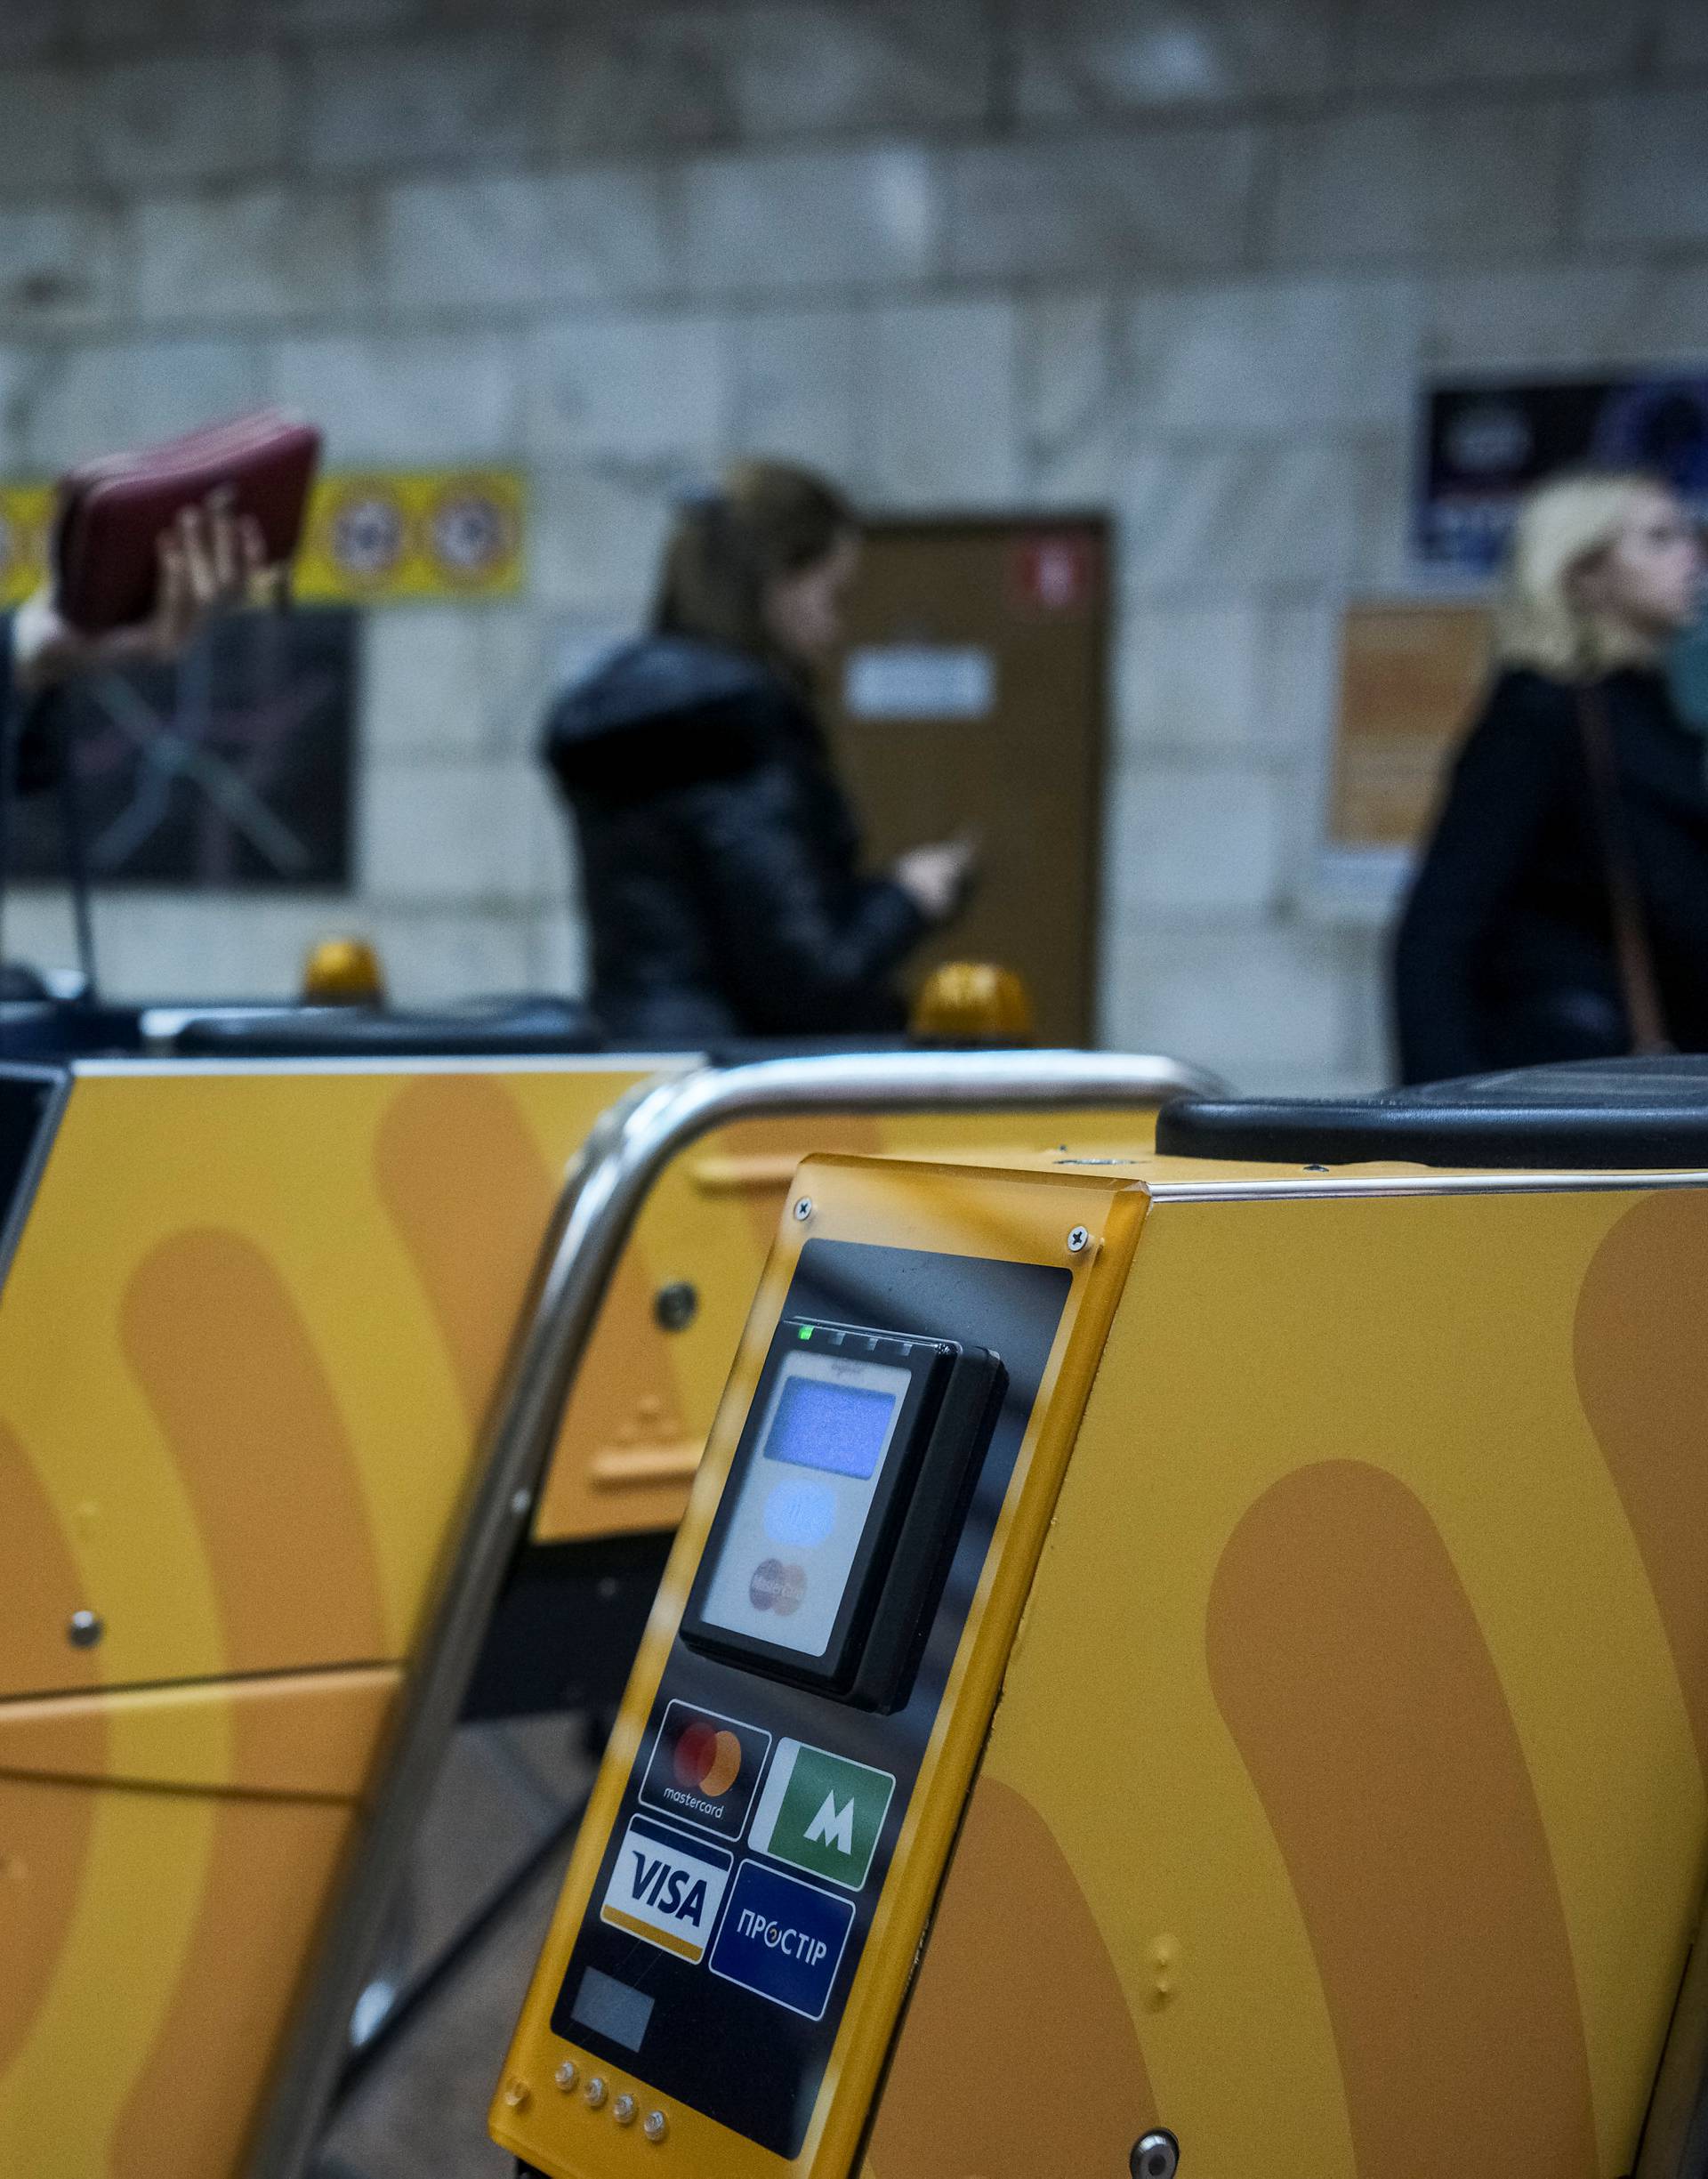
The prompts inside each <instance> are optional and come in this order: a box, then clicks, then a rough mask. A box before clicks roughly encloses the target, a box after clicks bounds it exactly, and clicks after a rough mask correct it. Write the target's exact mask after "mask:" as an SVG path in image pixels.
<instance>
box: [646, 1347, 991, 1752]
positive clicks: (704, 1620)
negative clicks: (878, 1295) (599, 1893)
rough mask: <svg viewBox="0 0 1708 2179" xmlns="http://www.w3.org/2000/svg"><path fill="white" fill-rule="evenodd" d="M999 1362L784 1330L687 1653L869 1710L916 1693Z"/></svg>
mask: <svg viewBox="0 0 1708 2179" xmlns="http://www.w3.org/2000/svg"><path fill="white" fill-rule="evenodd" d="M1003 1381H1004V1380H1003V1366H1002V1363H1001V1362H1000V1361H999V1360H997V1358H996V1356H995V1355H994V1354H992V1353H990V1352H987V1351H986V1350H984V1349H972V1350H968V1349H966V1348H963V1347H962V1346H960V1345H959V1344H956V1343H955V1342H954V1341H952V1340H945V1339H910V1338H908V1337H906V1336H904V1335H902V1334H900V1333H896V1332H878V1331H867V1330H864V1329H861V1328H857V1327H854V1326H850V1325H825V1324H808V1323H803V1322H801V1321H800V1320H791V1319H787V1318H786V1319H785V1320H784V1321H783V1322H782V1323H781V1324H780V1325H779V1326H778V1328H777V1336H776V1338H775V1339H774V1340H773V1342H772V1344H771V1350H770V1353H769V1356H768V1358H767V1360H766V1365H765V1371H764V1375H763V1376H761V1379H760V1384H759V1388H758V1392H757V1394H756V1396H755V1398H754V1400H753V1407H752V1409H751V1410H750V1416H749V1421H748V1425H747V1428H746V1429H745V1432H743V1434H742V1440H741V1443H740V1445H739V1447H738V1448H737V1453H736V1458H735V1463H734V1465H733V1467H732V1468H731V1470H730V1474H729V1482H728V1483H727V1484H726V1485H725V1487H724V1492H723V1498H722V1502H721V1505H720V1506H719V1509H718V1514H717V1518H716V1520H715V1521H714V1522H713V1528H712V1533H711V1536H710V1537H709V1538H708V1539H707V1543H706V1548H705V1555H704V1557H703V1558H702V1560H701V1562H700V1571H699V1576H698V1578H697V1580H696V1582H695V1584H694V1586H693V1589H692V1591H691V1592H690V1594H689V1600H688V1609H687V1611H686V1613H685V1614H684V1616H683V1619H682V1628H681V1635H682V1640H683V1641H684V1642H687V1643H688V1644H689V1647H690V1648H692V1649H695V1650H699V1651H701V1652H702V1653H703V1654H705V1655H706V1656H710V1657H721V1658H728V1659H729V1661H730V1662H731V1663H732V1664H736V1665H739V1666H741V1667H744V1668H745V1669H746V1670H747V1671H750V1672H762V1673H766V1674H769V1675H772V1676H774V1677H775V1678H777V1679H782V1680H791V1681H794V1682H795V1683H798V1684H799V1685H801V1686H803V1687H812V1688H818V1689H820V1690H822V1691H824V1692H825V1693H826V1694H829V1695H835V1696H840V1697H841V1698H842V1699H843V1700H844V1701H848V1702H853V1703H857V1704H858V1705H859V1706H860V1707H862V1708H865V1709H873V1710H887V1709H890V1708H892V1707H894V1705H895V1703H896V1702H897V1701H898V1699H900V1698H901V1697H902V1696H904V1695H905V1693H906V1683H907V1681H908V1678H909V1676H910V1674H911V1670H912V1667H913V1664H914V1658H915V1653H916V1650H917V1648H918V1643H919V1640H920V1637H921V1635H922V1630H923V1627H924V1625H925V1622H926V1619H927V1617H928V1615H929V1613H930V1610H931V1605H932V1603H933V1602H935V1591H936V1589H937V1587H938V1586H939V1583H940V1581H941V1578H942V1574H943V1570H944V1568H945V1565H946V1563H947V1549H948V1545H949V1544H950V1543H951V1541H952V1540H953V1535H954V1530H955V1518H954V1517H955V1513H956V1512H957V1511H958V1509H959V1508H960V1507H961V1505H963V1502H964V1498H965V1495H966V1489H967V1487H968V1484H969V1481H970V1479H971V1472H972V1466H973V1463H974V1461H975V1460H976V1459H977V1457H978V1456H979V1454H980V1453H981V1452H982V1451H983V1450H984V1447H985V1443H986V1441H987V1438H988V1436H989V1433H990V1424H991V1420H992V1417H993V1416H994V1413H995V1403H996V1401H997V1400H999V1399H1000V1398H1001V1395H1002V1389H1003Z"/></svg>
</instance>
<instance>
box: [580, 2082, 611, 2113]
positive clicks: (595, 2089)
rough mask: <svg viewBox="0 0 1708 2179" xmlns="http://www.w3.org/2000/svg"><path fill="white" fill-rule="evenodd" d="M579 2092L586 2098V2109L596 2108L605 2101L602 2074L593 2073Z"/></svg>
mask: <svg viewBox="0 0 1708 2179" xmlns="http://www.w3.org/2000/svg"><path fill="white" fill-rule="evenodd" d="M581 2093H582V2094H583V2095H584V2096H585V2097H586V2099H587V2108H588V2110H598V2109H599V2107H600V2104H601V2103H602V2102H604V2101H605V2078H604V2076H603V2074H600V2073H595V2074H594V2075H593V2077H592V2079H591V2080H590V2081H589V2082H588V2083H587V2086H585V2087H584V2089H583V2090H582V2092H581Z"/></svg>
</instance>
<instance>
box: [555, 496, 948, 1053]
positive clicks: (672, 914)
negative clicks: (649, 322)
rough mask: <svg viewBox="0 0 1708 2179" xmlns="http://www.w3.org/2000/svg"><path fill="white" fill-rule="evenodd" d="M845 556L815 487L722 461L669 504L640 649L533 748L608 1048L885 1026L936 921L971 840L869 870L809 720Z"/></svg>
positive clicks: (853, 559) (897, 1022)
mask: <svg viewBox="0 0 1708 2179" xmlns="http://www.w3.org/2000/svg"><path fill="white" fill-rule="evenodd" d="M858 553H859V543H858V525H857V521H856V518H855V515H854V512H853V511H852V509H851V508H850V505H849V504H848V502H847V501H846V500H845V499H844V498H843V497H842V495H841V494H840V493H839V492H837V491H836V490H835V488H834V487H833V486H831V485H830V484H828V483H826V481H825V480H823V479H821V478H818V477H816V476H814V475H812V474H810V472H807V471H805V470H802V469H796V468H793V467H790V466H787V465H786V464H781V463H775V462H758V461H750V462H743V463H739V464H737V465H736V466H735V467H733V468H732V469H731V470H730V472H729V475H728V476H727V478H726V479H725V480H724V482H723V484H722V485H721V488H718V489H716V490H713V491H708V492H705V493H704V494H700V495H697V496H694V497H693V498H691V499H689V500H686V501H684V503H683V504H682V505H681V508H680V511H679V512H678V514H677V518H676V521H675V523H674V525H673V529H672V531H671V534H670V536H669V537H668V539H667V541H666V544H665V553H664V565H663V569H662V575H661V579H660V583H659V588H658V593H657V604H656V607H655V609H654V614H653V623H652V628H651V631H650V633H649V634H647V635H645V636H643V637H642V638H641V639H640V640H639V641H638V642H634V643H632V644H630V645H627V646H625V647H624V649H623V650H619V651H618V652H617V653H616V655H615V656H614V657H612V658H609V659H608V660H607V661H606V662H605V663H604V664H603V665H602V666H600V667H599V668H598V669H597V671H595V672H594V673H593V674H592V675H591V676H590V677H589V678H588V679H587V680H585V681H584V682H581V683H580V684H579V685H578V686H576V687H575V688H572V689H571V690H568V693H567V694H566V695H564V696H563V697H562V698H560V700H559V702H558V703H557V704H556V706H554V707H553V709H552V713H551V715H550V717H549V720H548V722H547V726H546V730H545V737H544V758H545V762H546V763H547V764H548V765H549V766H550V768H551V770H552V772H553V774H554V775H555V777H556V779H557V781H558V785H559V787H560V788H561V790H562V792H563V795H564V796H565V799H566V801H567V802H568V807H569V810H570V812H571V815H572V818H573V819H574V824H575V828H576V836H577V839H578V842H579V845H580V851H581V852H580V868H581V884H582V890H583V894H584V912H585V916H586V920H587V926H588V932H589V937H590V941H591V956H592V989H591V992H590V997H591V999H592V1005H593V1008H594V1011H595V1012H596V1013H598V1014H599V1015H600V1018H601V1020H602V1021H604V1022H605V1024H606V1026H607V1028H608V1029H609V1030H610V1031H611V1032H612V1034H613V1035H615V1036H616V1037H624V1038H630V1039H638V1040H645V1041H650V1042H665V1043H678V1042H680V1043H695V1042H698V1041H701V1040H704V1039H706V1038H710V1037H727V1036H731V1035H737V1036H740V1035H745V1036H764V1037H790V1036H808V1037H812V1036H823V1037H859V1036H863V1035H871V1034H879V1035H882V1034H886V1033H889V1032H891V1031H896V1030H899V1029H901V1028H902V1026H903V1022H904V1009H903V1005H902V1002H901V999H900V997H899V996H898V992H897V989H896V988H895V985H894V983H893V981H892V978H893V974H894V972H895V971H896V969H897V967H898V964H900V962H901V961H902V960H903V959H904V957H905V956H906V954H907V953H908V952H909V950H910V949H911V948H913V947H914V944H915V943H916V942H917V941H918V940H919V939H920V938H922V936H923V934H924V933H925V932H927V931H928V930H929V929H931V927H932V926H934V925H936V924H941V923H944V922H946V921H947V919H948V918H949V917H950V916H953V915H954V914H955V909H956V908H957V907H958V906H959V904H960V902H961V900H962V899H963V895H964V892H965V890H966V886H967V884H968V881H969V878H970V876H971V862H972V854H971V848H970V846H969V845H968V844H967V843H965V842H955V841H952V842H947V843H939V844H937V845H932V846H925V847H919V848H915V849H914V850H913V851H911V852H910V853H908V854H906V855H903V856H902V857H901V858H900V859H899V860H898V862H897V863H896V864H895V866H894V867H893V868H892V869H890V871H889V872H888V873H887V874H884V875H881V876H874V875H871V874H868V873H866V871H865V870H863V868H862V867H861V855H860V840H859V834H858V828H857V826H856V823H855V820H854V817H853V814H852V811H850V806H849V803H848V801H847V798H846V796H845V795H844V794H843V792H842V787H841V786H840V785H839V783H838V781H837V779H836V777H835V774H834V771H833V768H832V765H831V761H830V755H829V750H828V747H827V745H826V739H825V736H824V732H823V730H822V727H821V725H820V722H819V720H818V715H817V712H816V708H815V698H814V690H813V674H814V671H815V669H816V668H818V667H819V666H823V665H824V664H825V663H826V661H827V660H828V658H830V657H831V655H832V654H833V653H834V651H835V650H836V649H837V647H838V645H839V644H840V642H841V641H842V607H843V601H844V598H845V596H846V593H847V591H848V587H849V585H850V582H851V580H852V578H853V575H854V572H855V569H856V566H857V564H858Z"/></svg>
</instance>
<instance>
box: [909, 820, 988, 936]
mask: <svg viewBox="0 0 1708 2179" xmlns="http://www.w3.org/2000/svg"><path fill="white" fill-rule="evenodd" d="M978 859H979V858H978V851H977V849H976V848H975V847H974V845H973V843H972V842H971V840H970V839H966V838H964V837H963V838H962V839H959V840H940V841H937V842H935V843H933V844H932V845H931V846H930V847H915V848H910V849H909V850H908V851H907V853H906V854H905V855H903V856H901V857H900V858H899V859H898V861H897V863H896V866H895V868H894V869H893V870H892V871H891V872H890V876H892V877H893V878H894V879H895V881H896V883H897V884H898V885H899V886H900V887H901V889H902V891H903V892H905V893H907V894H909V895H910V896H911V897H912V899H913V901H914V906H915V907H916V908H918V909H919V911H920V913H921V915H922V916H925V917H927V918H928V920H929V921H931V922H932V923H944V922H947V919H948V918H949V916H953V915H954V914H955V910H956V909H957V908H959V907H960V905H961V902H962V900H963V897H964V895H965V893H966V890H967V887H968V886H969V885H970V884H971V882H972V874H973V870H974V868H975V867H976V866H977V863H978Z"/></svg>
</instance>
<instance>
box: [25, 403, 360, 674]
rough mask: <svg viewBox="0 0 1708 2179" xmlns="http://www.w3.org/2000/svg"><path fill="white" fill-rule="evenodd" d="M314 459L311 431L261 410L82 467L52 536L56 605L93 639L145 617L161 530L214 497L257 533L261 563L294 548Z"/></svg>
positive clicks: (274, 563)
mask: <svg viewBox="0 0 1708 2179" xmlns="http://www.w3.org/2000/svg"><path fill="white" fill-rule="evenodd" d="M319 458H320V434H319V432H318V431H317V430H316V429H315V427H314V426H313V425H312V424H305V423H303V422H302V419H301V418H300V417H297V416H286V414H285V413H284V412H283V411H282V410H279V409H276V408H266V409H261V410H258V411H257V412H256V413H255V414H254V416H238V417H235V418H233V419H232V421H231V422H230V423H229V424H211V425H209V426H208V428H207V429H206V430H205V431H200V432H189V433H188V434H187V435H186V436H185V437H183V438H182V439H171V440H167V441H166V442H165V445H163V446H157V447H145V448H141V449H139V450H138V451H137V452H135V453H133V454H115V455H109V456H106V457H105V458H103V459H102V460H101V461H98V462H86V463H85V464H84V465H83V466H82V467H81V468H79V469H74V470H72V471H71V472H70V473H69V474H68V476H66V477H64V478H62V479H61V480H60V504H59V512H58V515H57V518H56V520H55V523H54V531H53V562H54V571H55V578H56V579H55V592H56V602H57V604H58V606H59V609H60V612H61V613H62V614H63V615H64V616H65V617H66V619H68V621H70V622H71V623H72V624H73V625H75V626H77V627H79V628H82V629H84V630H85V631H86V632H87V633H89V634H99V633H100V632H101V630H102V629H106V628H122V627H126V626H128V625H130V624H131V623H132V622H133V621H139V620H144V619H146V618H147V617H148V615H149V612H150V611H151V610H152V609H153V605H154V596H155V590H156V587H157V583H158V580H159V561H158V544H159V537H160V533H161V532H162V531H163V530H164V529H167V528H169V527H170V525H171V524H172V522H173V521H174V520H175V519H176V517H177V515H178V513H179V512H180V510H181V508H184V507H189V506H196V505H198V504H200V503H201V502H202V501H203V500H205V498H206V497H207V496H208V494H209V493H210V492H215V491H220V490H222V489H223V490H226V491H229V492H230V495H231V505H232V510H233V512H235V513H238V514H247V515H253V516H254V520H255V521H257V522H258V523H259V524H260V526H261V534H262V539H263V540H264V542H265V545H266V553H267V564H268V565H269V566H270V567H280V566H283V565H284V564H285V563H286V561H289V560H290V559H291V558H292V556H293V555H294V553H295V551H296V547H297V543H298V540H299V539H300V538H301V537H302V517H303V512H304V510H305V508H306V506H307V504H308V497H309V488H310V485H311V484H312V483H313V481H314V472H315V466H316V464H317V463H318V460H319Z"/></svg>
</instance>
